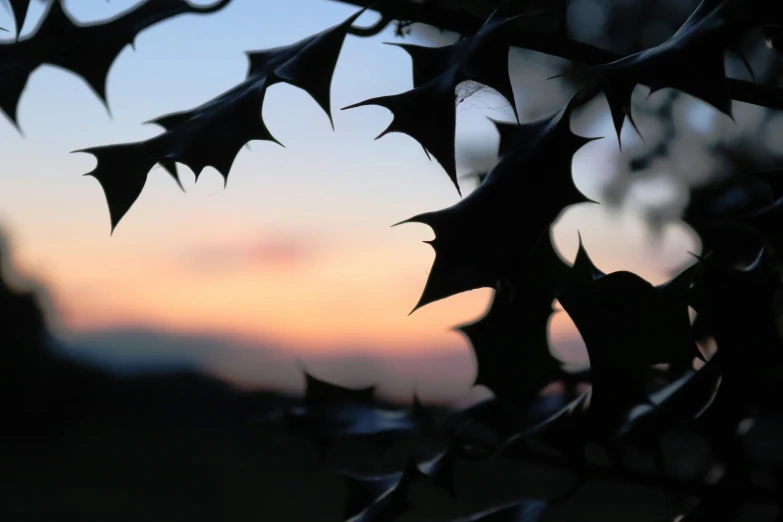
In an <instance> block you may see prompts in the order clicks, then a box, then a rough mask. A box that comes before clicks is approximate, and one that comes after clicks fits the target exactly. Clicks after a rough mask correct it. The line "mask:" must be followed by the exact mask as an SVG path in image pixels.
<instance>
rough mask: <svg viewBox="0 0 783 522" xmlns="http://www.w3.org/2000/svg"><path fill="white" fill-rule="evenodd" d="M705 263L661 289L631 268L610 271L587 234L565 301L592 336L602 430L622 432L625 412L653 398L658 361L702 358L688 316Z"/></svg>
mask: <svg viewBox="0 0 783 522" xmlns="http://www.w3.org/2000/svg"><path fill="white" fill-rule="evenodd" d="M697 267H698V265H694V266H693V267H691V268H689V269H686V270H685V271H684V272H682V273H681V274H680V275H679V276H677V277H675V278H674V279H673V280H671V281H669V282H668V283H665V284H663V285H659V286H653V285H651V284H650V283H648V282H647V281H645V280H644V279H642V278H641V277H639V276H637V275H636V274H633V273H631V272H625V271H620V272H613V273H611V274H603V273H602V272H600V271H599V270H598V269H597V268H596V267H595V265H593V263H592V261H591V260H590V258H589V256H588V255H587V252H586V251H585V250H584V248H583V246H582V244H581V239H580V244H579V251H578V253H577V256H576V260H575V261H574V267H573V270H572V274H573V275H572V277H571V279H570V280H569V282H568V284H567V285H566V287H565V288H564V289H563V291H562V292H561V293H560V295H559V296H558V299H559V300H560V303H561V304H562V305H563V308H564V309H565V311H566V312H567V313H568V315H569V316H571V319H573V321H574V323H575V324H576V327H577V328H578V330H579V332H580V333H581V335H582V338H583V339H584V341H585V345H586V347H587V352H588V356H589V357H590V370H591V376H592V390H591V397H590V408H589V412H590V415H591V417H593V418H594V419H595V421H596V424H597V425H598V426H600V427H601V429H602V430H604V429H610V430H611V429H616V428H617V427H619V426H618V425H617V424H616V423H617V422H618V421H619V422H622V421H620V420H619V418H618V415H620V416H624V414H625V412H627V411H628V410H630V408H632V407H634V406H635V405H637V404H640V403H643V402H647V393H646V389H645V388H646V386H645V385H646V380H645V376H646V375H647V373H648V372H649V367H650V366H652V365H654V364H660V363H669V364H672V365H674V366H676V367H679V368H683V369H687V368H689V367H690V365H691V364H692V361H693V358H694V357H701V354H700V352H699V351H698V349H697V348H696V345H695V343H694V342H693V340H692V336H691V333H690V327H691V326H690V319H689V316H688V299H689V289H690V284H691V282H692V279H693V275H694V271H695V270H696V269H697ZM612 426H614V427H613V428H612Z"/></svg>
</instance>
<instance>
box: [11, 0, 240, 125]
mask: <svg viewBox="0 0 783 522" xmlns="http://www.w3.org/2000/svg"><path fill="white" fill-rule="evenodd" d="M230 1H231V0H220V1H219V2H218V3H216V4H214V5H211V6H207V7H199V6H197V5H191V4H189V3H188V2H186V1H183V0H154V1H153V0H147V1H145V2H142V3H141V4H139V5H138V6H136V7H134V8H133V9H130V10H129V11H127V12H124V13H122V14H120V15H118V16H116V17H114V18H111V19H109V20H106V21H101V22H98V23H91V24H78V23H76V22H74V21H73V19H71V17H70V16H69V15H68V14H67V13H66V12H65V10H64V8H63V2H62V0H54V1H53V2H49V9H48V11H47V12H46V14H45V15H44V17H43V18H42V20H41V22H40V23H39V24H38V26H37V27H36V28H35V29H34V31H33V34H32V35H31V36H29V37H27V38H24V39H22V40H20V41H16V42H13V43H11V42H9V43H6V44H4V45H0V73H1V74H0V77H1V78H2V80H0V110H2V111H3V112H4V113H5V115H6V116H7V117H8V118H9V119H10V120H11V122H12V123H13V124H14V125H15V126H16V127H17V129H18V120H17V117H18V115H17V108H18V104H19V99H20V98H21V96H22V92H23V91H24V88H25V86H26V85H27V80H28V78H29V77H30V75H31V74H32V73H33V71H35V70H36V69H38V67H40V66H41V65H44V64H47V65H55V66H57V67H61V68H63V69H65V70H67V71H71V72H72V73H74V74H76V75H77V76H80V77H82V78H83V79H84V80H85V81H86V82H87V84H88V85H89V86H90V87H91V88H92V90H93V92H95V94H96V95H97V96H98V98H100V100H101V101H102V102H103V103H104V105H106V103H107V102H106V78H107V75H108V73H109V69H111V66H112V64H113V63H114V60H115V59H116V58H117V56H118V55H119V54H120V52H121V51H122V50H123V49H124V48H125V46H126V45H129V44H130V45H133V41H134V39H135V38H136V36H137V35H138V34H139V33H140V32H142V31H143V30H145V29H147V28H149V27H151V26H153V25H155V24H157V23H158V22H162V21H164V20H168V19H169V18H172V17H174V16H177V15H180V14H186V13H196V14H208V13H215V12H217V11H219V10H220V9H222V8H224V7H225V6H227V5H228V4H229V2H230ZM28 6H29V0H14V1H12V2H11V7H12V9H13V12H14V20H15V22H16V30H17V34H18V33H19V31H21V29H22V24H23V23H24V20H25V17H26V14H27V8H28Z"/></svg>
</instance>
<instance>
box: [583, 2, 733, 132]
mask: <svg viewBox="0 0 783 522" xmlns="http://www.w3.org/2000/svg"><path fill="white" fill-rule="evenodd" d="M734 4H737V2H730V1H726V0H703V1H702V2H701V3H700V4H699V6H698V7H697V8H696V10H695V11H694V12H693V14H691V16H690V17H689V18H688V19H687V20H686V21H685V22H684V23H683V25H682V26H681V27H680V28H679V29H678V30H677V32H676V33H675V34H674V35H673V36H672V37H671V38H669V39H668V40H666V41H665V42H663V43H662V44H660V45H657V46H655V47H652V48H650V49H646V50H644V51H641V52H639V53H636V54H632V55H630V56H627V57H624V58H621V59H619V60H615V61H613V62H611V63H608V64H603V65H597V66H590V67H586V69H585V72H587V74H588V75H589V76H591V77H592V78H593V79H594V80H596V81H597V83H598V85H599V86H600V88H601V89H602V90H603V92H604V95H605V96H606V101H607V102H608V103H609V109H610V112H611V114H612V121H613V123H614V127H615V131H616V132H617V140H618V143H620V146H622V143H621V142H620V131H621V129H622V127H623V123H624V121H625V118H626V117H627V118H628V121H629V122H630V123H631V125H633V127H634V129H635V130H636V132H637V133H639V129H638V127H637V126H636V123H635V122H634V119H633V115H632V113H631V94H632V93H633V90H634V88H635V87H636V86H637V85H638V84H640V83H644V84H646V85H648V86H649V88H650V94H652V93H654V92H656V91H658V90H661V89H665V88H673V89H677V90H679V91H682V92H684V93H687V94H689V95H691V96H693V97H695V98H698V99H700V100H702V101H703V102H705V103H708V104H710V105H711V106H713V107H714V108H715V109H717V110H718V111H720V112H722V113H723V114H726V115H727V116H729V117H732V113H731V96H730V95H729V88H728V82H727V79H726V72H725V67H724V53H725V51H726V50H727V49H731V50H733V51H735V52H738V53H741V51H740V50H739V45H738V41H739V40H738V38H739V36H740V35H741V34H742V33H743V32H744V31H745V30H746V29H747V27H745V26H744V25H743V24H742V23H740V22H741V17H740V16H739V13H738V12H737V11H736V10H735V5H734ZM639 134H640V136H641V133H639Z"/></svg>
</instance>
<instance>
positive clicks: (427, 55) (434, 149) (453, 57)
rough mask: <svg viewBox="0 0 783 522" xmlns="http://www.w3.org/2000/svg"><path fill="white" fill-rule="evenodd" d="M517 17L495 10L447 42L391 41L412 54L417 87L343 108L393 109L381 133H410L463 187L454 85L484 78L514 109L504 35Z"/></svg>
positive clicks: (484, 81) (452, 179)
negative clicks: (442, 44) (475, 28)
mask: <svg viewBox="0 0 783 522" xmlns="http://www.w3.org/2000/svg"><path fill="white" fill-rule="evenodd" d="M516 19H517V17H514V18H509V19H503V18H501V17H500V15H499V13H498V12H497V11H496V12H495V13H493V14H492V16H490V18H489V19H488V20H487V21H486V23H485V24H484V25H483V26H482V27H481V29H480V30H479V31H478V32H477V33H476V34H475V35H473V36H469V37H467V38H462V39H460V40H459V41H457V42H456V43H454V44H452V45H447V46H445V47H422V46H419V45H411V44H397V43H395V44H392V45H397V46H399V47H402V48H403V49H405V50H406V51H407V52H408V54H410V56H411V59H412V61H413V87H414V88H413V89H412V90H410V91H406V92H404V93H402V94H396V95H392V96H381V97H378V98H372V99H370V100H365V101H363V102H359V103H355V104H353V105H350V106H348V107H345V109H352V108H354V107H362V106H365V105H378V106H381V107H385V108H387V109H389V110H390V111H391V112H392V113H393V115H394V119H393V120H392V122H391V124H390V125H389V127H387V129H386V130H385V131H383V132H382V133H381V134H380V135H379V136H378V138H380V137H381V136H384V135H386V134H388V133H391V132H401V133H403V134H407V135H408V136H410V137H412V138H413V139H415V140H416V141H418V142H419V143H420V144H421V146H422V147H424V149H425V150H426V151H427V152H429V153H430V154H432V155H433V156H434V157H435V159H436V160H438V163H440V164H441V166H442V167H443V168H444V170H445V171H446V174H448V176H449V179H451V181H452V182H453V183H454V186H455V187H456V188H457V191H460V187H459V183H458V182H457V167H456V163H455V159H454V132H455V127H456V108H455V102H456V94H455V91H454V90H455V88H456V87H457V85H459V84H460V83H462V82H463V81H466V80H472V81H475V82H478V83H481V84H484V85H486V86H488V87H491V88H493V89H495V90H496V91H498V92H499V93H500V94H501V95H503V97H505V98H506V99H507V100H508V101H509V103H511V106H512V107H513V108H514V112H515V113H516V104H515V102H514V90H513V88H512V86H511V80H510V79H509V76H508V50H509V44H508V39H507V37H506V32H507V31H508V30H509V28H510V27H511V23H512V22H513V21H514V20H516ZM376 139H377V138H376ZM460 193H461V192H460Z"/></svg>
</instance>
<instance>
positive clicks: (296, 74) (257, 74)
mask: <svg viewBox="0 0 783 522" xmlns="http://www.w3.org/2000/svg"><path fill="white" fill-rule="evenodd" d="M165 1H166V2H171V1H174V0H165ZM179 3H184V2H179V0H178V4H177V5H179ZM362 12H363V11H360V12H358V13H356V14H355V15H353V16H351V17H350V18H349V19H348V20H346V21H345V22H343V23H341V24H339V25H336V26H334V27H332V28H331V29H327V30H326V31H323V32H321V33H319V34H317V35H314V36H311V37H309V38H305V39H303V40H301V41H300V42H297V43H295V44H292V45H289V46H285V47H277V48H275V49H269V50H265V51H256V52H250V53H248V59H249V62H250V66H249V70H248V73H247V77H246V78H245V80H244V81H243V82H242V83H240V84H239V85H237V86H235V87H234V88H232V89H230V90H228V91H226V92H224V93H223V94H221V95H220V96H218V97H216V98H214V99H212V100H210V101H208V102H206V103H204V104H202V105H200V106H199V107H196V108H195V109H191V110H188V111H183V112H178V113H175V114H169V115H166V116H163V117H160V118H157V119H156V120H153V121H152V122H150V123H156V124H158V125H160V126H161V127H163V128H164V129H165V132H163V133H162V134H160V135H158V136H155V137H154V138H150V139H148V140H145V141H142V142H137V143H130V144H121V145H108V146H102V147H93V148H89V149H83V150H79V151H75V152H87V153H90V154H92V155H94V156H95V157H96V159H97V160H98V164H97V166H96V167H95V169H93V170H92V171H91V172H89V173H88V174H86V175H88V176H93V177H94V178H96V179H97V180H98V182H100V184H101V187H102V188H103V190H104V192H105V194H106V200H107V202H108V204H109V213H110V216H111V225H112V232H113V231H114V229H115V228H116V226H117V224H118V223H119V221H120V220H121V219H122V217H123V216H124V215H125V214H126V213H127V212H128V210H129V209H130V207H131V206H132V205H133V203H134V202H135V201H136V200H137V199H138V197H139V195H140V194H141V191H142V189H143V188H144V185H145V183H146V181H147V175H148V173H149V171H150V169H151V168H152V167H153V166H154V165H155V164H156V163H160V164H161V165H163V167H164V168H165V169H166V170H167V171H169V173H173V174H172V175H174V176H175V177H176V171H175V169H176V165H175V162H176V163H182V164H184V165H186V166H188V167H189V168H190V169H191V170H192V171H193V172H194V173H195V175H196V178H197V179H198V176H199V174H200V173H201V171H202V170H203V169H204V168H206V167H208V166H211V167H213V168H215V169H216V170H217V171H218V172H219V173H220V174H221V175H222V176H223V179H224V181H225V182H226V183H227V182H228V174H229V171H230V170H231V166H232V164H233V162H234V160H235V158H236V156H237V154H238V153H239V150H240V149H241V148H242V147H243V146H244V145H245V144H246V143H247V142H249V141H251V140H264V141H272V142H275V143H279V142H278V141H277V140H276V139H275V138H274V136H272V134H271V133H270V132H269V129H267V127H266V125H265V123H264V121H263V119H262V117H261V110H262V107H263V103H264V97H265V96H266V91H267V89H268V88H269V87H271V86H272V85H275V84H277V83H288V84H289V85H293V86H295V87H299V88H301V89H303V90H304V91H305V92H307V93H308V94H310V96H312V97H313V99H314V100H315V101H316V102H317V103H318V105H319V106H320V107H321V108H322V109H323V110H324V111H325V112H326V114H327V115H328V116H329V119H330V121H331V118H332V116H331V108H330V101H329V100H330V89H331V81H332V76H333V74H334V68H335V66H336V64H337V58H338V56H339V54H340V50H341V48H342V44H343V41H344V40H345V37H346V35H347V33H348V30H349V28H350V27H351V24H352V23H353V22H354V21H355V20H356V19H357V18H358V17H359V16H360V15H361V14H362Z"/></svg>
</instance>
